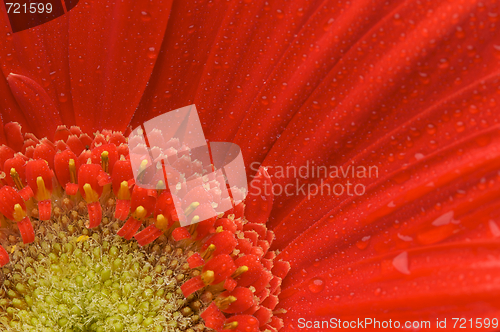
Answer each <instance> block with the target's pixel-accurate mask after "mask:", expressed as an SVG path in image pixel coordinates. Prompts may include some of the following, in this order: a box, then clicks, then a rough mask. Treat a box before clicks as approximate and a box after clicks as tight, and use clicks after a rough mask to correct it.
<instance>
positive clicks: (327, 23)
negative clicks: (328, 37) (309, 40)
mask: <svg viewBox="0 0 500 332" xmlns="http://www.w3.org/2000/svg"><path fill="white" fill-rule="evenodd" d="M334 21H335V20H334V19H333V18H331V19H329V20H328V22H326V23H325V25H323V30H325V31H328V30H329V29H330V27H332V24H333V22H334Z"/></svg>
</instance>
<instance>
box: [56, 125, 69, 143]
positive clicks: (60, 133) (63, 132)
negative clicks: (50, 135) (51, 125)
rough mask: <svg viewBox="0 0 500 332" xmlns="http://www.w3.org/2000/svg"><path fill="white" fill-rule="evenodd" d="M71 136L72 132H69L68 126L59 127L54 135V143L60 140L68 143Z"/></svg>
mask: <svg viewBox="0 0 500 332" xmlns="http://www.w3.org/2000/svg"><path fill="white" fill-rule="evenodd" d="M69 135H71V132H70V131H69V130H68V128H67V127H66V126H64V125H63V126H58V127H57V129H56V132H55V134H54V142H55V141H59V140H62V141H64V142H66V141H67V140H68V137H69Z"/></svg>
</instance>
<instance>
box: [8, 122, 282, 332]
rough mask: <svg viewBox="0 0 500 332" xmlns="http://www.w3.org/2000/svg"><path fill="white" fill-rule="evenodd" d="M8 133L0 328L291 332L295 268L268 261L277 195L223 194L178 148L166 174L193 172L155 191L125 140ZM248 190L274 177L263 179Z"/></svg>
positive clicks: (171, 147)
mask: <svg viewBox="0 0 500 332" xmlns="http://www.w3.org/2000/svg"><path fill="white" fill-rule="evenodd" d="M6 128H8V129H9V130H8V131H9V134H8V135H7V136H8V137H9V138H10V141H9V145H10V146H14V147H17V148H16V150H14V149H13V148H11V147H8V146H5V145H2V146H0V213H1V214H0V221H1V226H2V227H1V228H0V267H1V270H0V271H1V273H0V281H3V284H2V285H1V286H0V326H2V327H3V329H2V331H3V330H7V331H16V332H17V331H22V332H24V331H57V332H63V331H106V332H108V331H109V332H113V331H183V332H197V331H204V330H205V329H206V328H209V329H214V330H217V331H222V330H224V331H227V330H232V331H234V332H258V331H266V330H269V331H278V330H279V329H281V327H283V322H282V320H281V319H280V318H279V317H278V316H277V315H279V314H281V313H283V310H281V309H279V307H277V305H278V302H279V301H278V295H279V293H280V292H281V288H280V285H281V281H282V279H283V278H284V277H285V276H286V274H287V272H288V270H289V269H290V265H289V264H288V263H287V262H283V261H281V260H279V259H278V258H277V257H276V253H275V252H274V251H273V250H270V247H271V243H272V241H273V239H274V233H273V232H272V231H270V230H268V229H267V228H266V226H265V222H266V220H267V218H268V216H269V213H270V211H271V207H272V197H263V196H262V195H261V194H258V193H259V192H261V191H259V190H257V193H254V194H253V195H251V194H250V193H249V197H250V199H248V200H247V201H243V198H241V199H238V198H237V195H233V196H234V197H232V196H231V197H230V196H229V195H226V196H224V195H222V190H221V189H227V188H226V184H225V181H224V180H223V179H222V178H221V179H219V177H218V176H216V175H214V174H215V173H214V172H211V170H212V171H213V168H212V167H210V169H204V168H200V167H197V166H199V163H197V159H190V158H191V157H190V156H189V155H188V154H189V153H188V152H189V151H190V150H189V148H187V147H186V146H181V145H180V143H179V141H178V140H175V139H170V140H168V142H167V145H168V148H167V147H166V146H164V147H163V148H162V149H164V150H165V151H166V152H168V153H167V154H168V156H169V157H168V158H163V159H162V160H163V163H165V164H163V163H159V164H158V163H157V165H160V169H162V168H164V169H163V172H160V173H161V174H163V175H165V174H166V173H165V172H166V170H167V168H168V169H170V170H172V169H176V167H177V168H182V167H181V166H182V165H186V163H188V164H189V165H194V166H193V167H192V168H191V167H188V169H187V170H186V172H184V173H183V176H181V177H179V178H178V181H179V182H178V185H176V186H175V188H169V190H166V188H165V187H164V186H158V188H157V189H146V188H142V187H140V186H139V185H137V184H136V183H135V179H134V177H133V172H132V165H131V161H130V153H132V152H130V151H129V147H128V144H127V139H126V138H125V137H124V136H123V135H122V134H121V133H117V132H110V131H103V132H102V133H97V134H96V135H95V138H94V139H93V140H92V139H91V138H90V137H89V136H88V135H86V134H83V133H81V131H80V129H79V128H78V127H71V128H70V129H69V130H68V129H67V128H66V127H64V126H61V127H59V128H58V130H57V132H56V134H55V142H51V141H49V140H48V139H41V140H38V138H36V137H35V136H34V135H32V134H29V133H25V134H24V135H23V134H22V132H21V128H20V127H19V125H17V124H8V125H7V126H6ZM155 134H156V135H162V134H161V132H160V131H156V132H155ZM89 148H90V149H89ZM141 151H142V150H141V149H139V150H137V149H135V150H133V153H140V152H141ZM193 156H194V155H193ZM193 158H194V157H193ZM2 161H4V163H3V168H2ZM191 173H192V174H191ZM188 175H189V176H188ZM193 176H194V177H195V178H196V179H197V180H198V181H191V180H189V181H190V182H189V183H188V180H187V179H188V178H189V179H191V178H192V177H193ZM253 181H254V182H255V183H252V184H251V185H250V188H260V186H264V185H269V183H268V182H269V181H270V179H269V176H268V175H267V173H266V172H265V170H264V169H261V170H259V172H258V174H257V175H256V177H255V178H254V180H253ZM158 183H160V181H159V182H158ZM235 193H238V192H237V191H235ZM247 203H248V207H249V208H248V210H246V204H247ZM176 204H177V205H178V207H181V209H177V208H175V205H176ZM224 204H225V205H226V206H229V207H231V208H230V209H226V208H224V209H223V208H222V207H223V206H224ZM215 209H217V210H215ZM183 223H185V224H186V226H182V224H183Z"/></svg>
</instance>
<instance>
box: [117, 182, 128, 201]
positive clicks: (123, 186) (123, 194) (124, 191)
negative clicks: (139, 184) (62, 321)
mask: <svg viewBox="0 0 500 332" xmlns="http://www.w3.org/2000/svg"><path fill="white" fill-rule="evenodd" d="M117 197H118V199H126V200H129V199H130V189H129V188H128V182H127V181H122V183H120V189H118V195H117Z"/></svg>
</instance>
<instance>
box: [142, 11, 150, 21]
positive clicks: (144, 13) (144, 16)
mask: <svg viewBox="0 0 500 332" xmlns="http://www.w3.org/2000/svg"><path fill="white" fill-rule="evenodd" d="M141 20H143V21H144V22H148V21H151V15H149V13H148V12H146V11H142V12H141Z"/></svg>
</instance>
